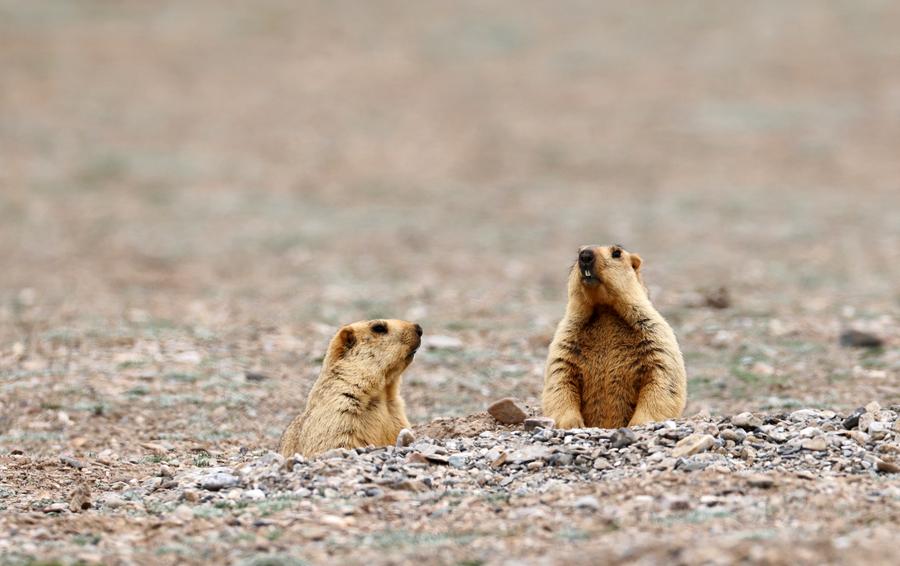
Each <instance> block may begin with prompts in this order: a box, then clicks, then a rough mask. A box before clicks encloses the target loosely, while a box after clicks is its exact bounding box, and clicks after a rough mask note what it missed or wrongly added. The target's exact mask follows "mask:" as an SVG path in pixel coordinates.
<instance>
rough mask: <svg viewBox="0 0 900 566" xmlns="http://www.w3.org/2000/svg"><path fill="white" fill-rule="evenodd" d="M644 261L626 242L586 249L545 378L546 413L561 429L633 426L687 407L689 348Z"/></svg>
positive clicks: (571, 282)
mask: <svg viewBox="0 0 900 566" xmlns="http://www.w3.org/2000/svg"><path fill="white" fill-rule="evenodd" d="M640 267H641V258H640V257H639V256H638V255H637V254H632V253H628V252H627V251H625V250H624V249H622V247H621V246H587V247H584V248H582V249H581V250H580V251H579V254H578V259H577V260H576V262H575V265H573V266H572V271H571V273H570V274H569V303H568V306H567V307H566V315H565V318H563V319H562V321H561V322H560V323H559V326H558V327H557V329H556V334H555V335H554V337H553V342H552V343H551V344H550V355H549V357H548V358H547V369H546V374H545V376H544V393H543V398H542V407H543V411H544V414H545V415H547V416H548V417H552V418H553V419H555V420H556V424H557V426H559V427H560V428H579V427H584V426H588V427H603V428H618V427H622V426H626V425H628V426H633V425H639V424H643V423H647V422H650V421H660V420H665V419H672V418H677V417H679V416H681V412H682V411H683V410H684V404H685V400H686V397H687V394H686V389H687V384H686V377H685V370H684V360H683V359H682V356H681V350H679V348H678V342H677V341H676V340H675V333H674V332H673V331H672V328H671V327H670V326H669V324H668V323H667V322H666V321H665V320H664V319H663V317H662V316H661V315H660V314H659V313H658V312H657V311H656V309H655V308H653V305H652V304H651V303H650V299H649V297H648V295H647V288H646V287H645V286H644V282H643V279H642V278H641V274H640Z"/></svg>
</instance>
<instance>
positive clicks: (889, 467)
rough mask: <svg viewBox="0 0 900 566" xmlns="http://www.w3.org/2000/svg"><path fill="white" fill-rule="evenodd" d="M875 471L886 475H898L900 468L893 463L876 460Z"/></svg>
mask: <svg viewBox="0 0 900 566" xmlns="http://www.w3.org/2000/svg"><path fill="white" fill-rule="evenodd" d="M875 469H876V470H878V471H879V472H883V473H885V474H896V473H900V466H898V465H897V464H895V463H893V462H886V461H884V460H876V461H875Z"/></svg>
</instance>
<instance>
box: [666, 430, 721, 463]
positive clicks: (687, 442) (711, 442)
mask: <svg viewBox="0 0 900 566" xmlns="http://www.w3.org/2000/svg"><path fill="white" fill-rule="evenodd" d="M715 445H716V439H715V438H713V436H712V435H710V434H700V433H696V432H695V433H694V434H691V435H690V436H686V437H685V438H682V439H681V440H679V441H678V444H676V445H675V448H674V449H672V456H673V457H674V458H683V457H685V456H692V455H694V454H698V453H700V452H706V451H707V450H709V449H710V448H712V447H713V446H715Z"/></svg>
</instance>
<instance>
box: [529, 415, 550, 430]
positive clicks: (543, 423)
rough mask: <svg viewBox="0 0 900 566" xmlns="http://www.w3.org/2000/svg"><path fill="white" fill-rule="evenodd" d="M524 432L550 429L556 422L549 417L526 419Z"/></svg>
mask: <svg viewBox="0 0 900 566" xmlns="http://www.w3.org/2000/svg"><path fill="white" fill-rule="evenodd" d="M524 425H525V430H534V429H536V428H547V429H551V428H554V427H555V426H556V421H554V420H553V419H551V418H550V417H528V418H527V419H525V422H524Z"/></svg>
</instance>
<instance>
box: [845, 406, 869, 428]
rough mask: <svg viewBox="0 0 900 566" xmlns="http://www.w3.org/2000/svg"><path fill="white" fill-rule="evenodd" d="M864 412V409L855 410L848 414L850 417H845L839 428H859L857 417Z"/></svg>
mask: <svg viewBox="0 0 900 566" xmlns="http://www.w3.org/2000/svg"><path fill="white" fill-rule="evenodd" d="M865 412H866V408H865V407H859V408H857V409H856V410H854V411H853V412H852V413H850V415H849V416H847V418H846V419H844V420H843V422H842V423H841V426H843V427H844V428H845V429H847V430H850V429H854V428H856V427H858V426H859V417H861V416H862V414H863V413H865Z"/></svg>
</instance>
